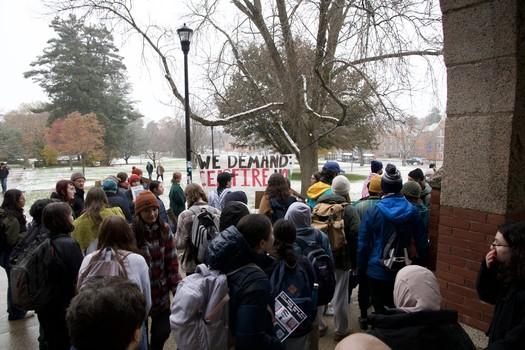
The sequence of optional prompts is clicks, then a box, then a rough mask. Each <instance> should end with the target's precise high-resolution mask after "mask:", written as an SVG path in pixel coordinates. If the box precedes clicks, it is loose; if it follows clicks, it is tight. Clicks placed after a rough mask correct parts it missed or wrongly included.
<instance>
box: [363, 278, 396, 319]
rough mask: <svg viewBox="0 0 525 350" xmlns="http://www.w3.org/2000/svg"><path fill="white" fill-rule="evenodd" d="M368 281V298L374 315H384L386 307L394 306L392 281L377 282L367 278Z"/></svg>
mask: <svg viewBox="0 0 525 350" xmlns="http://www.w3.org/2000/svg"><path fill="white" fill-rule="evenodd" d="M368 280H369V281H370V296H371V298H372V305H373V306H374V312H375V313H376V314H385V313H386V307H390V308H393V307H395V306H394V281H393V280H392V281H383V280H377V279H375V278H372V277H370V276H368Z"/></svg>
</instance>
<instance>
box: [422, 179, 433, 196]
mask: <svg viewBox="0 0 525 350" xmlns="http://www.w3.org/2000/svg"><path fill="white" fill-rule="evenodd" d="M430 192H432V187H430V185H429V184H428V183H427V182H425V187H423V189H422V190H421V195H420V197H421V198H422V197H425V196H426V195H428V194H430Z"/></svg>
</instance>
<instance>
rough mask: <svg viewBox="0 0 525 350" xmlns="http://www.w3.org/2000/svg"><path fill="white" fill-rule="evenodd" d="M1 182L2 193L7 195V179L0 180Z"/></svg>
mask: <svg viewBox="0 0 525 350" xmlns="http://www.w3.org/2000/svg"><path fill="white" fill-rule="evenodd" d="M0 181H1V182H2V193H5V191H7V177H4V178H3V179H0Z"/></svg>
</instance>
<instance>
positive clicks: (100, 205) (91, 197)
mask: <svg viewBox="0 0 525 350" xmlns="http://www.w3.org/2000/svg"><path fill="white" fill-rule="evenodd" d="M108 207H109V204H108V197H107V196H106V192H104V190H103V189H101V188H98V187H92V188H90V189H89V191H88V193H87V195H86V202H85V204H84V210H83V211H82V213H83V214H86V216H88V217H89V218H90V219H91V221H93V227H95V228H98V227H99V226H100V223H101V222H102V216H100V211H101V210H102V209H104V208H108Z"/></svg>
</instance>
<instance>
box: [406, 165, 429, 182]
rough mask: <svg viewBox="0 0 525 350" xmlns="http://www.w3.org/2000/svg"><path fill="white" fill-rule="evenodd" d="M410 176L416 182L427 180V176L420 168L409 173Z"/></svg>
mask: <svg viewBox="0 0 525 350" xmlns="http://www.w3.org/2000/svg"><path fill="white" fill-rule="evenodd" d="M408 176H410V177H411V178H413V179H414V180H420V181H423V180H425V174H423V170H421V169H419V168H415V169H414V170H412V171H411V172H409V173H408Z"/></svg>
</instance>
